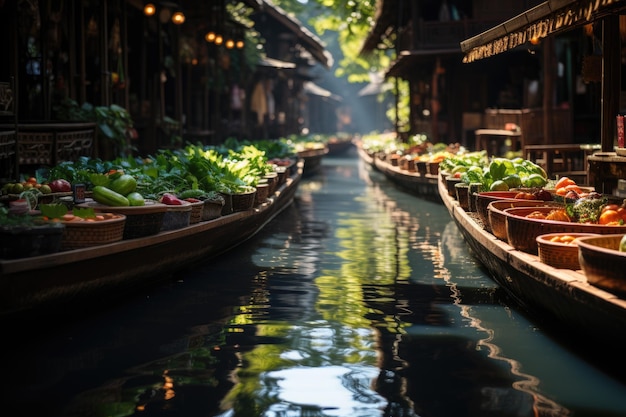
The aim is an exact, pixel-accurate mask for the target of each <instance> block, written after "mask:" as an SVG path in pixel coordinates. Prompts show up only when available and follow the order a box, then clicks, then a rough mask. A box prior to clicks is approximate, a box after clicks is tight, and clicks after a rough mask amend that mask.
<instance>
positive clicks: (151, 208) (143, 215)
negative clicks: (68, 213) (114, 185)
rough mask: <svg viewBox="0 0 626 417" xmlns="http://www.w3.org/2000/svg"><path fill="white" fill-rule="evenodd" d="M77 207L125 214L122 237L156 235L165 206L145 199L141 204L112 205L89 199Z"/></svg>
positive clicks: (159, 229)
mask: <svg viewBox="0 0 626 417" xmlns="http://www.w3.org/2000/svg"><path fill="white" fill-rule="evenodd" d="M77 207H91V208H93V209H94V210H95V211H97V212H110V213H115V214H123V215H125V216H126V223H125V224H124V239H135V238H138V237H144V236H151V235H156V234H157V233H159V231H161V225H162V224H163V217H164V216H165V210H167V206H166V205H165V204H161V203H159V202H157V201H154V200H146V203H145V205H143V206H124V207H113V206H107V205H104V204H100V203H97V202H95V201H90V202H86V203H82V204H78V205H77Z"/></svg>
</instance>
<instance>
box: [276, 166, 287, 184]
mask: <svg viewBox="0 0 626 417" xmlns="http://www.w3.org/2000/svg"><path fill="white" fill-rule="evenodd" d="M276 172H277V173H278V187H280V186H281V185H283V184H284V183H285V182H287V178H288V177H289V171H288V170H287V167H276Z"/></svg>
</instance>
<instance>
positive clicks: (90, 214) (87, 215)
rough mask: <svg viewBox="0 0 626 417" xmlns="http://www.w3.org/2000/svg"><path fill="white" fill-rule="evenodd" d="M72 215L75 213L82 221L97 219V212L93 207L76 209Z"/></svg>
mask: <svg viewBox="0 0 626 417" xmlns="http://www.w3.org/2000/svg"><path fill="white" fill-rule="evenodd" d="M72 213H74V216H77V217H80V218H82V219H93V218H95V217H96V212H95V211H94V209H93V208H91V207H84V208H83V207H74V209H73V210H72Z"/></svg>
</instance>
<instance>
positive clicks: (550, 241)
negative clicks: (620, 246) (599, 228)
mask: <svg viewBox="0 0 626 417" xmlns="http://www.w3.org/2000/svg"><path fill="white" fill-rule="evenodd" d="M586 236H598V235H596V234H593V233H548V234H545V235H539V236H537V247H538V249H539V260H540V261H541V262H543V263H544V264H546V265H550V266H553V267H555V268H562V269H573V270H578V269H580V263H579V262H578V239H579V238H581V237H586Z"/></svg>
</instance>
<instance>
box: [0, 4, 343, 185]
mask: <svg viewBox="0 0 626 417" xmlns="http://www.w3.org/2000/svg"><path fill="white" fill-rule="evenodd" d="M147 5H150V6H151V8H148V9H146V8H145V7H144V6H147ZM0 36H2V39H3V40H4V42H2V44H1V45H0V54H1V55H2V56H3V57H4V59H3V60H0V95H2V98H0V105H2V107H3V108H4V109H3V111H2V112H1V113H0V118H1V119H0V123H1V124H2V129H1V130H2V131H3V132H7V131H15V132H16V133H15V135H14V136H15V138H16V139H15V140H14V139H6V140H4V141H3V142H1V143H0V144H2V143H6V144H7V145H6V146H4V147H0V160H2V164H3V167H6V169H5V170H4V172H2V173H0V176H2V177H14V176H16V175H18V174H19V171H20V168H19V165H20V164H21V165H28V168H29V169H30V168H32V167H34V166H36V165H48V166H49V165H52V164H54V163H56V162H58V161H60V160H63V159H69V158H71V157H76V156H77V155H88V156H98V157H102V158H110V157H112V156H117V155H119V154H128V153H131V152H132V153H136V154H139V155H147V154H151V153H153V152H155V151H156V150H157V149H160V148H166V147H173V146H180V145H181V144H182V143H184V141H193V142H198V141H200V142H202V143H206V144H216V143H221V142H223V141H224V140H225V139H226V138H228V137H231V136H236V137H238V138H250V139H256V138H266V137H278V136H280V135H287V134H292V133H298V129H299V126H298V121H299V120H301V118H302V115H301V112H302V111H303V109H302V105H301V103H299V102H298V98H299V97H302V96H303V88H304V83H305V82H307V81H309V79H310V76H308V72H309V70H310V69H311V68H312V67H314V66H316V65H320V66H322V67H323V68H325V69H328V68H329V67H330V66H331V65H332V57H331V56H330V54H329V53H328V52H327V51H326V50H325V47H324V45H323V44H322V43H321V41H320V40H319V39H318V38H317V37H315V36H314V35H313V34H312V33H310V32H309V31H308V30H306V28H304V27H303V26H302V24H301V23H300V22H298V21H297V20H295V19H293V18H291V17H289V16H288V15H287V14H286V13H285V12H284V11H282V10H281V9H279V8H278V7H276V6H274V5H273V4H272V3H270V2H268V1H265V0H245V1H241V2H231V1H230V0H208V1H200V0H187V1H184V2H173V1H165V0H163V1H161V0H154V1H152V2H144V1H141V0H107V1H105V0H67V1H62V2H59V1H54V0H28V1H26V0H15V1H5V2H0ZM270 84H271V86H272V88H271V90H270V89H267V88H266V89H265V90H264V91H263V94H264V100H263V101H262V102H261V101H259V96H256V97H255V89H256V90H257V91H259V90H258V86H259V85H262V86H264V87H267V86H268V85H270ZM255 100H256V101H255ZM85 103H87V104H88V105H90V106H93V107H94V108H97V110H98V111H102V112H106V111H110V110H111V109H114V110H116V111H117V110H118V109H121V110H119V111H118V112H117V113H116V112H115V111H114V112H112V114H109V113H107V114H108V115H109V116H110V117H111V120H109V122H110V124H109V125H110V126H112V125H114V124H116V123H118V124H120V125H122V124H123V125H124V126H128V127H130V125H131V124H132V128H130V129H125V128H124V129H123V130H122V132H123V134H122V136H123V137H121V138H119V137H118V138H117V139H119V140H117V142H116V141H111V140H108V139H109V138H106V137H105V136H103V134H102V131H101V130H100V129H98V127H99V126H100V125H102V124H103V123H104V122H103V121H102V120H101V119H98V120H95V119H96V116H95V115H94V113H90V115H89V117H91V118H92V119H94V120H85V119H86V118H87V116H85V114H84V112H81V111H80V107H81V106H83V105H84V104H85ZM117 106H119V107H117ZM255 106H256V107H255ZM259 106H260V107H259ZM263 109H265V110H263ZM125 112H127V113H128V114H124V113H125ZM259 113H263V114H262V115H261V116H260V117H259ZM13 115H15V116H16V119H14V118H13ZM124 117H130V119H131V120H130V123H129V121H128V120H123V119H124ZM61 121H63V122H64V123H60V122H61ZM79 121H80V122H83V123H86V122H93V125H92V126H91V127H90V129H91V133H86V134H85V135H84V137H82V138H80V139H81V142H80V143H78V142H73V141H72V138H73V137H75V135H74V136H72V135H69V136H68V135H65V134H66V133H67V132H62V134H61V135H60V136H59V135H58V134H57V133H58V132H57V133H54V134H52V135H48V138H47V139H46V138H43V137H42V135H41V134H37V135H38V139H33V135H31V136H30V140H31V141H30V142H29V141H28V140H26V139H24V138H25V137H26V136H25V135H26V134H27V133H28V131H29V129H31V128H32V127H33V125H37V127H38V129H39V130H42V129H43V130H48V131H51V132H56V131H58V130H59V129H61V130H64V129H66V128H67V127H68V126H69V125H72V124H74V123H76V122H79ZM105 124H106V123H105ZM61 125H63V126H61ZM87 130H89V129H87ZM40 133H41V132H40ZM44 133H50V132H44ZM63 135H65V136H67V137H68V139H67V141H62V140H59V141H58V145H59V149H53V148H54V147H55V146H56V145H57V143H56V142H57V137H63V138H65V136H63ZM44 136H45V135H44ZM0 137H4V136H1V135H0ZM7 137H11V136H7ZM53 142H55V143H53ZM26 147H30V148H31V149H30V150H31V151H32V152H31V153H33V152H34V153H35V154H36V156H37V157H34V158H32V159H31V160H25V159H24V157H23V155H25V154H27V153H28V152H27V149H26ZM44 148H45V149H44ZM61 148H63V149H61ZM69 148H81V149H80V150H79V151H77V152H74V153H70V154H71V155H70V154H68V152H67V149H69ZM36 149H39V150H36ZM5 150H6V152H5ZM38 152H40V153H41V155H39V154H38ZM20 154H22V156H20ZM39 156H41V157H39Z"/></svg>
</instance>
